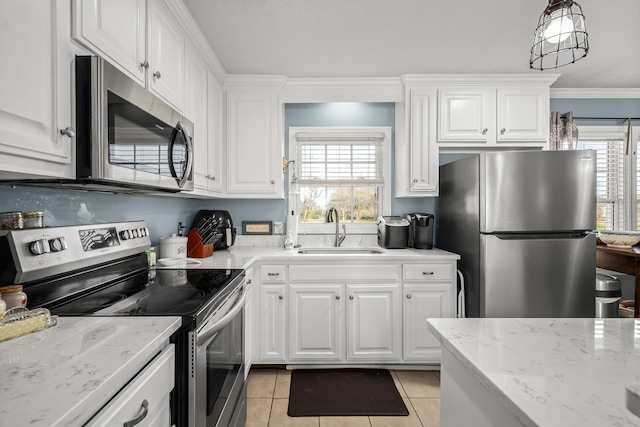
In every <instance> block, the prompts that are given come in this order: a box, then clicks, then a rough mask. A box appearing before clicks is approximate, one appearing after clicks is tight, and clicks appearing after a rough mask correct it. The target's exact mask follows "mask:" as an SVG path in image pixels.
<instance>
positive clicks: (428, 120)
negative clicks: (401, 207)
mask: <svg viewBox="0 0 640 427" xmlns="http://www.w3.org/2000/svg"><path fill="white" fill-rule="evenodd" d="M410 96H411V113H410V114H411V115H410V121H411V124H410V127H409V129H410V142H409V147H410V156H409V162H410V171H411V172H410V174H409V183H408V185H409V191H410V192H415V193H419V194H420V195H423V196H424V195H437V194H438V150H437V147H436V144H435V128H436V123H435V117H436V91H435V89H413V90H411V94H410Z"/></svg>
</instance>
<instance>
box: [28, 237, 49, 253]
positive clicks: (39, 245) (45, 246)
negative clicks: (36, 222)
mask: <svg viewBox="0 0 640 427" xmlns="http://www.w3.org/2000/svg"><path fill="white" fill-rule="evenodd" d="M29 251H31V253H32V254H34V255H42V254H45V253H47V252H49V241H48V240H47V239H40V240H36V241H35V242H31V244H30V245H29Z"/></svg>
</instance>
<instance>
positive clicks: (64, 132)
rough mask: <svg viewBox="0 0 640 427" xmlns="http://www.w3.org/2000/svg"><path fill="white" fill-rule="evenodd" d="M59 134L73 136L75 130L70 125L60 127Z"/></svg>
mask: <svg viewBox="0 0 640 427" xmlns="http://www.w3.org/2000/svg"><path fill="white" fill-rule="evenodd" d="M60 135H66V136H68V137H69V138H73V137H74V136H76V131H75V130H74V129H73V128H72V127H71V126H67V127H66V128H64V129H60Z"/></svg>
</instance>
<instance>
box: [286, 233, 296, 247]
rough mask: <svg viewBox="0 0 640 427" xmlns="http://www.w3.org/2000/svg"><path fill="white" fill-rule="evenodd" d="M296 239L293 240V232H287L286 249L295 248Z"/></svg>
mask: <svg viewBox="0 0 640 427" xmlns="http://www.w3.org/2000/svg"><path fill="white" fill-rule="evenodd" d="M294 244H295V241H294V240H293V234H292V233H291V231H290V232H289V234H287V238H286V239H285V240H284V248H285V249H293V246H294Z"/></svg>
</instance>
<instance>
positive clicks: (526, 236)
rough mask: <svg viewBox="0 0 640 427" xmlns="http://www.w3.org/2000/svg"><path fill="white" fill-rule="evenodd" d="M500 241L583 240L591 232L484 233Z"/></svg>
mask: <svg viewBox="0 0 640 427" xmlns="http://www.w3.org/2000/svg"><path fill="white" fill-rule="evenodd" d="M485 234H488V235H491V236H495V237H497V238H498V239H500V240H542V239H563V240H564V239H584V238H585V237H587V236H589V235H590V234H594V233H593V232H592V231H567V232H554V233H485Z"/></svg>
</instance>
